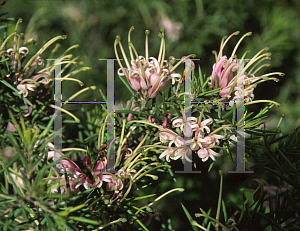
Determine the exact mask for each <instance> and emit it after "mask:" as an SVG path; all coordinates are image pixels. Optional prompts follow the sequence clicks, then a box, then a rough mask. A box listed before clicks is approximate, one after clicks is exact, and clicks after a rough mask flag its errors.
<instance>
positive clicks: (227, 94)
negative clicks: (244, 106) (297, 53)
mask: <svg viewBox="0 0 300 231" xmlns="http://www.w3.org/2000/svg"><path fill="white" fill-rule="evenodd" d="M238 34H239V31H237V32H234V33H232V34H231V35H230V36H229V37H228V38H227V39H226V37H224V38H223V39H222V41H221V46H220V51H219V54H218V55H217V53H216V52H215V51H214V53H215V56H216V63H215V64H214V65H213V71H212V74H211V85H212V88H213V89H215V88H216V87H218V88H221V91H220V92H219V96H220V97H222V98H226V99H227V100H228V99H233V100H236V101H237V103H239V102H241V101H242V100H244V99H245V102H250V101H252V100H253V98H254V94H253V90H254V88H255V87H256V86H257V84H259V83H261V82H264V81H267V80H274V81H278V79H276V78H269V77H268V76H271V75H280V76H283V75H284V74H283V73H280V72H274V73H269V74H265V75H262V76H259V77H256V76H255V74H256V72H257V71H259V70H260V69H261V68H263V67H264V66H269V64H263V65H261V66H260V67H258V68H256V66H257V65H258V64H259V63H261V62H262V61H263V60H266V59H267V60H268V59H270V57H269V56H270V55H271V53H264V54H261V53H263V52H264V51H266V50H268V48H267V47H266V48H264V49H262V50H260V51H259V52H258V53H257V54H256V55H255V56H254V57H253V58H252V59H250V61H249V62H248V63H247V64H245V66H244V67H242V63H241V62H238V60H237V57H236V55H235V52H236V50H237V48H238V46H239V44H240V43H241V42H242V40H243V39H244V38H245V37H246V36H250V35H251V34H252V33H251V32H249V33H246V34H245V35H244V36H243V37H242V38H241V39H240V40H239V41H238V43H237V45H236V46H235V48H234V50H233V52H232V54H231V56H230V57H229V58H227V56H226V55H224V56H222V51H223V49H224V47H225V45H226V43H227V42H228V41H229V39H230V38H231V37H233V36H234V35H238ZM225 39H226V40H225ZM224 40H225V41H224ZM248 52H249V51H246V52H245V53H244V54H243V56H242V58H241V60H242V61H244V58H245V56H246V54H247V53H248ZM254 63H255V65H253V64H254ZM252 65H253V67H252V68H251V69H250V70H248V69H249V68H250V66H252ZM255 68H256V69H255ZM254 69H255V70H254ZM216 80H217V81H218V84H216ZM258 80H260V81H258ZM243 91H244V94H243ZM232 104H233V102H231V103H230V105H232Z"/></svg>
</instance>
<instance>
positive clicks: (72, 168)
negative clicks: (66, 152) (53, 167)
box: [49, 156, 123, 193]
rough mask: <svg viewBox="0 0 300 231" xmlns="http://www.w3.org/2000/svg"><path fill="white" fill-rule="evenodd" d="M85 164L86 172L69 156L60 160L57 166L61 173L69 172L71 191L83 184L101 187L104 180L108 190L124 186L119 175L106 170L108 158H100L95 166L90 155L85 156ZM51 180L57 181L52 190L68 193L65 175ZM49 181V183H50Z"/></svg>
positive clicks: (85, 186) (86, 186)
mask: <svg viewBox="0 0 300 231" xmlns="http://www.w3.org/2000/svg"><path fill="white" fill-rule="evenodd" d="M83 165H84V166H85V169H86V173H84V172H83V171H82V170H81V169H80V168H79V167H78V165H77V164H75V163H74V162H73V161H71V160H70V159H69V158H67V157H66V158H64V159H63V160H61V161H60V164H59V165H57V167H58V168H59V169H60V171H61V173H65V172H66V173H67V174H68V178H69V185H70V188H71V191H73V192H76V191H78V190H79V187H80V186H81V185H82V186H84V188H86V189H89V188H95V187H98V188H101V187H102V185H103V182H106V190H108V191H116V192H118V191H120V190H122V188H123V182H122V180H121V179H120V178H117V176H114V175H113V174H111V173H109V172H105V171H106V158H100V159H99V160H98V161H97V163H96V164H95V166H94V167H92V165H91V160H90V157H89V156H85V157H84V159H83ZM50 182H55V183H54V184H53V186H52V189H51V192H52V193H57V192H59V190H58V188H60V192H61V193H66V190H67V186H66V179H65V177H64V175H62V176H61V177H52V178H51V179H50ZM50 182H49V183H50Z"/></svg>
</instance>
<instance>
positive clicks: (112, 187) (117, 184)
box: [106, 179, 124, 192]
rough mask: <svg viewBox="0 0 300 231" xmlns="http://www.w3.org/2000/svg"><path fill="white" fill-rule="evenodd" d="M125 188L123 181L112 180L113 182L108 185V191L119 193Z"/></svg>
mask: <svg viewBox="0 0 300 231" xmlns="http://www.w3.org/2000/svg"><path fill="white" fill-rule="evenodd" d="M123 186H124V185H123V182H122V181H121V179H117V180H114V179H111V181H110V182H108V183H107V184H106V190H108V191H116V192H118V191H120V190H122V189H123Z"/></svg>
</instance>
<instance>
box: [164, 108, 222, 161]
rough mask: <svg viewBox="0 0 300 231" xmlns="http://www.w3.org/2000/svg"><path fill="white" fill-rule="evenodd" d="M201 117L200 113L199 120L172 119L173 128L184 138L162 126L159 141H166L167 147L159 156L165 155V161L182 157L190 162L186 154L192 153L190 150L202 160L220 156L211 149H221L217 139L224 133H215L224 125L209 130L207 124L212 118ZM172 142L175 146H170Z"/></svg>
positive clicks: (193, 118) (190, 118)
mask: <svg viewBox="0 0 300 231" xmlns="http://www.w3.org/2000/svg"><path fill="white" fill-rule="evenodd" d="M201 117H202V113H201V115H200V117H199V120H198V119H197V118H196V117H188V118H185V117H179V118H175V119H174V120H173V123H172V125H173V126H174V127H175V128H179V130H180V134H182V133H183V134H184V136H185V137H186V138H187V139H186V140H185V139H184V138H183V137H181V136H180V135H178V134H177V133H175V132H174V131H172V130H170V129H166V128H162V129H161V131H160V132H159V136H160V141H161V142H162V143H168V148H167V149H166V150H165V151H164V152H163V153H162V154H161V155H160V156H159V158H160V159H162V158H164V157H166V160H167V161H170V159H173V160H177V159H179V158H182V159H186V160H187V161H190V162H191V160H190V159H189V158H188V156H190V155H191V154H192V151H196V152H197V154H198V156H199V158H201V159H202V161H203V162H204V161H207V160H208V158H211V159H212V160H214V161H215V160H216V159H215V157H219V156H221V154H220V153H217V152H215V151H213V150H212V148H219V149H221V147H220V146H218V145H219V144H220V141H219V139H224V138H225V135H217V134H215V133H216V132H217V131H219V130H220V129H223V128H224V127H221V128H218V129H216V130H215V131H213V132H210V128H209V127H208V126H207V125H209V124H211V123H212V121H213V120H212V118H209V119H206V120H204V121H201ZM173 144H174V145H175V147H173V146H172V145H173ZM185 152H186V155H185Z"/></svg>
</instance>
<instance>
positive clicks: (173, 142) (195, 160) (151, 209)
mask: <svg viewBox="0 0 300 231" xmlns="http://www.w3.org/2000/svg"><path fill="white" fill-rule="evenodd" d="M20 22H21V21H20V20H19V21H18V22H17V23H16V27H15V31H14V32H12V33H11V34H8V35H5V36H4V37H2V41H1V47H0V52H1V60H0V66H1V77H0V82H1V84H0V86H1V88H0V92H1V94H0V98H1V105H0V107H1V110H0V116H1V121H0V131H1V133H0V136H1V151H0V155H1V168H0V207H1V210H0V215H1V216H0V226H1V228H2V229H3V230H174V229H173V228H172V220H174V219H178V218H177V217H167V214H162V213H161V212H157V211H156V205H157V204H158V203H160V202H161V201H162V200H164V199H165V197H168V196H169V195H170V194H174V195H179V194H185V195H184V196H185V197H189V194H188V193H186V192H184V188H175V187H174V188H172V189H170V190H167V191H165V192H164V193H162V194H159V195H157V193H156V192H153V191H152V192H151V187H152V184H153V182H154V181H162V179H161V178H160V177H161V176H162V175H168V174H169V175H170V177H169V178H168V180H170V182H172V180H173V179H174V178H176V173H174V172H173V170H172V162H176V160H177V163H178V161H180V162H181V163H182V165H181V166H182V168H184V169H185V170H186V166H190V169H189V171H193V170H194V171H198V170H201V171H203V172H204V171H208V172H210V171H211V170H212V169H214V168H218V166H220V164H217V166H216V165H214V163H218V162H219V163H222V164H223V163H225V162H227V163H229V164H230V167H231V170H232V171H234V170H235V169H236V165H238V166H240V164H241V163H237V162H236V161H235V159H236V153H235V146H237V145H238V144H239V142H241V144H242V146H243V147H244V148H245V153H243V155H244V156H243V157H244V159H245V161H246V162H247V164H249V163H251V169H248V167H247V168H246V170H247V171H248V170H252V171H253V173H249V179H248V180H247V181H246V183H245V187H243V192H241V193H240V195H239V196H240V197H241V198H242V201H241V203H239V204H237V203H233V202H230V201H224V200H222V198H223V197H224V195H226V193H227V191H224V190H223V188H224V187H223V185H224V183H226V182H223V180H224V179H223V172H222V171H221V170H220V171H219V174H220V189H219V196H218V198H216V203H217V208H216V209H209V210H208V211H204V210H203V209H201V208H200V211H199V213H196V214H195V215H193V214H192V215H191V214H190V213H189V208H186V207H185V206H184V205H183V204H182V208H183V211H184V213H185V214H186V216H187V218H183V219H186V220H188V221H189V222H190V227H187V229H186V230H191V229H193V230H297V229H299V227H300V222H299V211H300V210H299V209H300V208H299V189H300V180H299V177H300V173H299V161H298V159H297V156H298V155H299V154H300V150H299V143H300V142H299V137H300V133H299V129H296V130H295V131H294V132H293V133H291V134H287V135H283V134H281V132H280V123H281V122H279V124H278V126H277V127H276V128H275V129H266V126H265V124H266V122H267V121H268V119H267V116H268V111H269V110H270V108H272V107H273V106H274V105H276V106H278V105H279V103H277V102H274V101H272V100H269V99H257V98H256V97H255V87H256V86H257V85H258V84H260V83H262V82H264V81H268V80H273V81H278V79H277V78H276V76H282V75H283V74H282V73H280V72H274V73H267V74H263V75H260V76H257V75H256V73H257V71H258V70H260V69H261V68H263V67H264V66H266V65H265V64H263V63H262V62H263V61H265V60H268V59H269V57H270V55H271V54H270V53H266V50H267V48H264V49H262V50H261V51H258V53H257V54H256V55H254V56H253V57H247V52H245V53H244V54H243V55H242V56H241V57H238V56H237V55H236V52H237V50H238V47H239V44H240V43H241V42H242V40H244V39H246V38H245V37H247V36H250V35H251V33H246V34H245V35H243V36H241V37H240V40H239V41H238V43H237V45H236V46H235V47H234V49H233V51H232V53H231V54H223V52H224V47H225V46H226V44H227V43H228V42H230V38H231V37H233V36H237V35H238V34H239V33H238V32H235V33H232V34H231V35H230V36H229V37H228V38H226V37H224V38H223V39H222V41H221V45H220V50H219V52H218V53H216V52H215V58H216V62H215V63H214V64H212V69H211V74H210V75H209V76H206V75H202V72H201V69H200V67H199V66H198V67H196V64H195V62H193V61H192V60H191V59H190V58H194V57H195V55H187V56H184V57H182V58H181V59H179V60H176V58H175V57H173V56H167V53H168V52H169V51H167V50H166V48H165V47H166V45H165V43H166V41H165V34H164V28H161V31H160V33H159V37H160V38H161V46H160V49H159V51H158V57H150V56H149V53H150V52H149V48H148V35H149V33H150V32H149V31H148V30H147V31H146V42H145V44H146V48H145V55H144V56H142V55H141V53H140V51H137V50H136V49H135V47H134V45H133V42H132V41H131V37H133V36H131V33H132V32H133V29H134V28H133V27H132V28H130V30H129V34H128V50H129V57H128V56H127V54H128V52H127V51H126V52H125V49H124V48H123V46H122V43H121V37H120V36H117V37H116V40H115V43H114V48H113V47H112V49H114V51H115V54H116V58H117V59H118V63H119V66H120V68H119V69H118V71H117V74H118V76H119V77H120V78H121V80H122V81H123V82H124V86H125V87H126V88H127V89H128V91H129V92H130V93H131V94H132V97H131V99H130V100H129V101H128V102H116V104H117V105H116V108H115V110H114V111H113V112H114V116H115V124H114V140H113V142H109V139H108V136H107V133H108V132H107V130H108V128H107V127H108V125H110V126H111V125H112V124H108V123H109V122H108V117H109V116H111V114H110V111H109V110H108V109H107V107H106V106H104V105H103V104H98V105H95V107H94V108H93V110H90V109H85V108H84V107H82V114H83V115H84V118H85V121H80V120H79V119H78V118H77V117H76V116H75V115H73V114H71V113H70V112H68V111H67V110H65V109H62V108H60V107H56V106H55V105H54V100H53V97H52V96H53V93H54V82H55V81H54V76H53V71H54V70H55V67H56V64H55V62H54V61H53V60H50V59H51V57H49V58H47V59H44V58H43V57H42V54H43V52H44V51H46V50H47V49H50V46H51V45H52V44H54V43H55V42H57V41H58V40H60V39H65V38H66V36H57V37H55V38H53V39H51V40H50V41H49V42H47V43H46V44H45V45H44V46H42V47H41V48H40V50H39V51H38V52H37V53H36V54H31V53H30V42H31V41H33V40H29V41H23V34H22V33H20V32H18V25H19V23H20ZM135 39H136V37H135ZM132 40H133V39H132ZM243 42H245V41H243ZM8 44H11V46H9V47H8ZM73 48H76V46H72V47H70V48H69V49H67V50H66V51H65V52H63V53H62V54H56V56H55V57H58V58H61V59H63V60H64V59H68V60H66V61H63V60H62V61H61V63H60V65H61V68H62V69H61V70H62V76H61V81H67V80H68V81H76V82H78V83H79V84H80V85H83V82H81V81H79V80H78V79H76V78H73V76H74V75H75V74H76V73H78V72H80V71H85V70H88V69H89V68H88V67H78V66H79V62H78V57H75V58H73V56H72V55H71V54H70V53H69V52H70V50H72V49H73ZM55 52H56V47H54V49H53V50H52V52H51V53H50V54H51V55H54V54H55ZM120 52H121V53H120ZM138 52H139V53H138ZM119 54H122V56H120V55H119ZM167 57H168V58H167ZM121 58H122V60H121ZM73 67H75V69H74V68H73ZM180 68H181V69H180ZM182 68H184V69H185V71H183V73H182ZM87 75H88V72H87ZM189 76H191V78H190V80H189V79H188V78H189ZM187 81H190V82H191V84H192V90H191V91H190V92H187V91H186V90H185V83H187ZM96 88H97V87H96V86H92V87H88V88H84V89H83V90H81V91H79V92H77V93H75V94H74V95H73V96H71V97H70V98H69V99H68V100H71V99H73V98H74V97H76V96H78V95H79V94H80V93H82V92H83V91H86V90H89V89H91V90H95V89H96ZM100 93H101V94H102V96H103V98H104V99H105V100H106V96H105V95H104V94H103V93H102V91H101V90H100ZM55 97H56V96H55ZM188 101H189V103H190V105H191V107H190V108H188V106H187V102H188ZM254 103H260V105H262V110H261V111H260V112H259V113H258V114H254V113H253V112H251V111H249V109H248V105H251V104H254ZM266 103H268V104H267V105H266ZM241 105H242V107H245V109H244V110H243V111H242V119H240V120H238V121H237V113H240V112H239V111H237V110H238V109H239V108H241ZM54 109H55V110H61V111H63V112H65V113H66V114H67V116H71V117H72V118H73V119H74V121H72V120H71V121H70V120H68V121H69V122H70V123H71V122H72V123H76V124H77V125H78V134H79V135H78V139H77V138H76V139H74V140H72V141H71V142H69V143H67V142H64V143H63V148H62V149H61V150H60V149H58V148H57V147H56V146H55V142H54V139H55V136H56V135H57V134H55V131H54V129H53V122H54V120H55V115H54ZM239 127H242V128H243V130H242V131H241V130H238V128H239ZM64 129H66V128H65V127H64V128H63V134H64V132H65V130H64ZM63 138H64V140H65V139H68V137H63ZM69 144H71V145H70V146H69ZM110 156H114V159H113V160H114V163H113V165H110V162H109V161H110V160H111V159H110V158H109V157H110ZM199 160H200V162H199ZM203 162H209V163H210V165H209V168H208V169H207V168H206V169H205V167H203V166H205V165H203V164H204V163H203ZM247 166H248V165H247ZM185 170H184V171H185ZM185 173H187V172H185ZM196 174H201V173H196ZM237 174H242V173H237ZM187 175H188V174H187ZM172 178H173V179H172ZM165 179H166V178H165ZM274 182H277V183H274ZM160 183H162V182H160ZM207 190H213V189H207ZM149 192H151V193H149ZM246 192H247V193H246ZM248 192H249V193H248ZM200 193H201V192H199V194H200ZM172 203H180V201H174V202H172ZM194 204H195V205H196V204H197V205H199V206H201V201H197V200H195V203H194ZM166 217H167V219H166ZM181 219H182V218H181Z"/></svg>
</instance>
